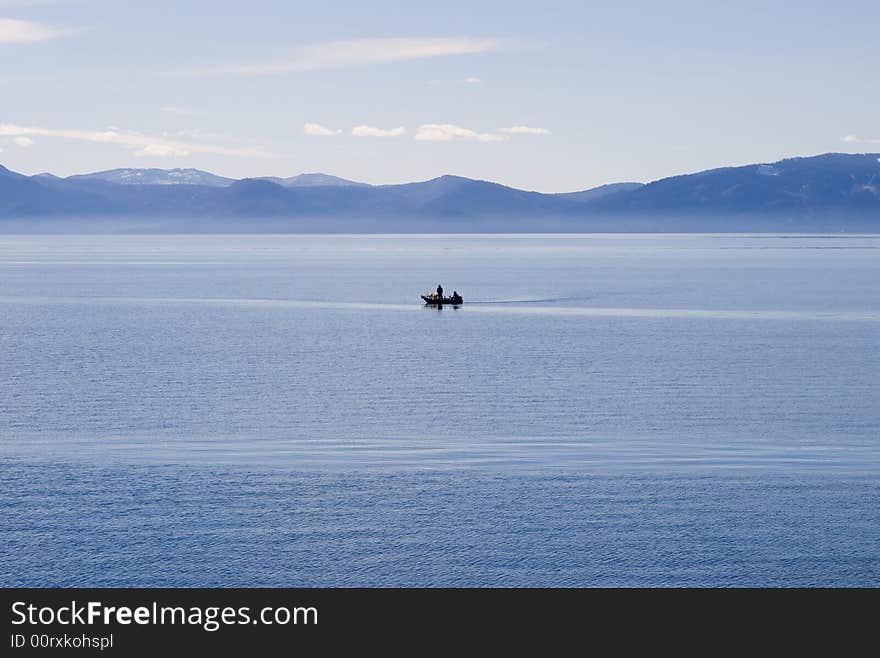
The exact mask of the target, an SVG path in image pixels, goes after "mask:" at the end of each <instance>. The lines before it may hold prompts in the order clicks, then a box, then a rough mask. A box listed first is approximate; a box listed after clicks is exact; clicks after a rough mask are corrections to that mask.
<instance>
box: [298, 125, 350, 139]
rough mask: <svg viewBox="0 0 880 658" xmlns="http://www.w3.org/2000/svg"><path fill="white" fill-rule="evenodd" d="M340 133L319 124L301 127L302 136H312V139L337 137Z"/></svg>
mask: <svg viewBox="0 0 880 658" xmlns="http://www.w3.org/2000/svg"><path fill="white" fill-rule="evenodd" d="M341 132H342V131H341V130H331V129H330V128H326V127H324V126H322V125H321V124H320V123H307V124H305V125H303V134H304V135H312V136H313V137H329V136H330V135H338V134H339V133H341Z"/></svg>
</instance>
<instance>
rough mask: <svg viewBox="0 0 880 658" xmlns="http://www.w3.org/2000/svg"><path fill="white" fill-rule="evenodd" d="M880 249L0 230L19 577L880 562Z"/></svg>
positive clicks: (851, 569)
mask: <svg viewBox="0 0 880 658" xmlns="http://www.w3.org/2000/svg"><path fill="white" fill-rule="evenodd" d="M878 280H880V236H853V235H846V236H843V235H840V236H836V235H835V236H803V235H800V236H793V235H792V236H788V235H724V236H712V235H703V236H696V235H663V236H660V235H568V236H566V235H552V236H551V235H508V236H504V235H501V236H453V235H444V236H424V235H422V236H419V235H410V236H332V237H330V236H290V235H287V236H0V346H2V348H3V352H4V355H5V356H4V365H3V371H2V377H0V451H2V453H0V457H2V460H0V491H2V498H0V501H2V502H0V505H2V512H3V516H4V518H5V519H7V522H6V523H5V524H4V527H3V528H2V529H0V532H2V535H3V541H2V547H0V557H2V559H0V564H2V565H3V566H0V583H2V584H4V585H141V586H160V585H167V586H197V585H267V586H297V585H346V586H351V585H752V584H754V585H813V584H819V585H880V549H878V546H880V506H878V505H877V500H878V494H880V393H878V388H880V387H878V385H880V350H878V345H880V341H878V339H880V296H878V295H877V288H876V285H877V284H876V282H877V281H878ZM438 283H442V285H443V287H444V289H446V290H447V291H448V292H450V293H451V292H452V290H453V289H455V290H458V291H459V292H460V293H461V294H462V295H463V297H464V299H465V303H464V305H462V306H461V307H460V308H452V307H449V306H446V307H444V308H443V309H442V310H438V309H432V308H425V307H424V306H423V305H422V303H421V300H420V299H419V295H420V294H421V293H423V292H426V291H428V290H432V289H434V288H435V287H436V286H437V284H438Z"/></svg>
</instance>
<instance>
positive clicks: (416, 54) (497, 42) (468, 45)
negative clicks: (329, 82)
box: [188, 37, 513, 75]
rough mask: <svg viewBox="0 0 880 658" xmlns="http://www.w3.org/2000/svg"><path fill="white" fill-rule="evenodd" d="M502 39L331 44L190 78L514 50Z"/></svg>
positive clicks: (338, 67) (276, 73)
mask: <svg viewBox="0 0 880 658" xmlns="http://www.w3.org/2000/svg"><path fill="white" fill-rule="evenodd" d="M512 45H513V44H512V42H510V41H505V40H501V39H473V38H469V37H450V38H434V39H407V38H396V39H353V40H349V41H327V42H324V43H317V44H312V45H309V46H305V47H303V48H300V49H299V51H297V52H296V53H295V54H293V55H292V56H291V57H290V58H288V59H285V60H283V61H276V62H263V63H256V64H243V65H236V66H224V67H219V68H214V69H207V70H201V71H189V72H188V73H189V74H191V75H192V74H195V75H205V74H238V75H284V74H286V73H296V72H299V71H319V70H326V69H340V68H348V67H353V66H357V67H360V66H366V65H369V64H383V63H388V62H402V61H407V60H414V59H426V58H429V57H448V56H452V55H474V54H479V53H488V52H493V51H498V50H502V49H504V48H508V47H511V46H512Z"/></svg>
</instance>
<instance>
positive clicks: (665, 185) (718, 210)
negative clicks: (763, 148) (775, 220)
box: [592, 153, 880, 216]
mask: <svg viewBox="0 0 880 658" xmlns="http://www.w3.org/2000/svg"><path fill="white" fill-rule="evenodd" d="M592 208H593V210H595V211H609V210H611V211H615V212H618V213H620V212H624V213H636V214H646V213H648V214H668V213H676V214H681V213H688V214H690V213H703V214H706V213H708V214H712V215H718V214H724V215H732V214H733V215H735V214H743V213H759V214H786V215H788V216H809V215H815V214H816V213H829V212H839V213H853V212H855V213H875V214H876V213H878V212H880V156H878V154H876V153H873V154H863V155H849V154H843V153H829V154H825V155H818V156H814V157H809V158H789V159H786V160H780V161H779V162H774V163H772V164H753V165H746V166H744V167H725V168H722V169H710V170H709V171H703V172H700V173H696V174H687V175H684V176H673V177H671V178H664V179H662V180H658V181H655V182H653V183H649V184H648V185H644V186H642V187H639V188H638V189H635V190H632V191H630V192H629V193H627V194H625V195H620V194H616V195H613V196H607V197H604V198H600V199H598V200H596V202H595V203H594V204H592Z"/></svg>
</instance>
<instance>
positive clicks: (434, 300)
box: [422, 295, 464, 306]
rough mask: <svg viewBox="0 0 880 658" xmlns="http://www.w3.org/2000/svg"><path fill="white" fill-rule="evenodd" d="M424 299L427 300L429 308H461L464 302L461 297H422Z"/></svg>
mask: <svg viewBox="0 0 880 658" xmlns="http://www.w3.org/2000/svg"><path fill="white" fill-rule="evenodd" d="M422 299H424V300H425V304H427V305H428V306H443V305H444V304H449V305H450V306H459V305H460V304H461V303H462V302H463V301H464V300H463V299H462V298H461V297H458V298H453V297H428V296H427V295H422Z"/></svg>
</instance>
